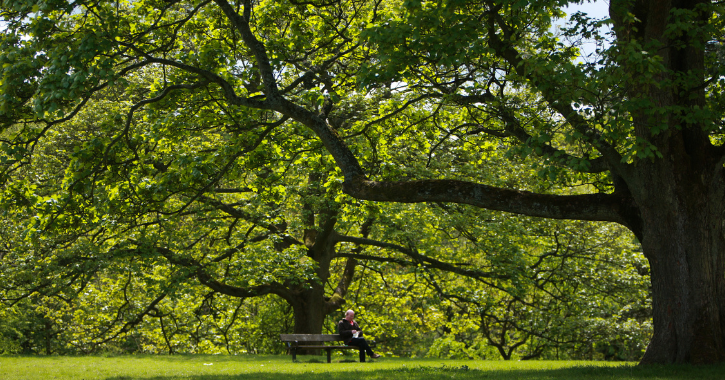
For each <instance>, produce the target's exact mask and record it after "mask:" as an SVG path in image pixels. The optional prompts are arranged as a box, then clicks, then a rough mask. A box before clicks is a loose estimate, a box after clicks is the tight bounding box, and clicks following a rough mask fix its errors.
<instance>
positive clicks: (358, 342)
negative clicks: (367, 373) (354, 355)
mask: <svg viewBox="0 0 725 380" xmlns="http://www.w3.org/2000/svg"><path fill="white" fill-rule="evenodd" d="M347 345H348V346H355V347H357V348H359V349H360V363H365V352H366V351H367V352H368V354H369V355H372V351H371V350H370V346H369V345H368V342H366V341H365V338H352V339H350V342H348V343H347Z"/></svg>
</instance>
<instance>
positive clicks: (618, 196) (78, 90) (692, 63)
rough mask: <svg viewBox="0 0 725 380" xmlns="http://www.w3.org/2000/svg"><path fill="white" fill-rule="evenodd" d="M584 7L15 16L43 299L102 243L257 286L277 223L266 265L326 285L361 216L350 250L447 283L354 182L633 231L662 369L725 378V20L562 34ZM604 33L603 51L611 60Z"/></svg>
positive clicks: (40, 5) (298, 6)
mask: <svg viewBox="0 0 725 380" xmlns="http://www.w3.org/2000/svg"><path fill="white" fill-rule="evenodd" d="M567 3H569V1H561V0H556V1H555V0H541V1H538V0H536V1H535V0H532V1H514V0H500V1H499V0H495V1H463V0H449V1H402V2H401V1H343V0H338V1H334V0H333V1H304V2H302V1H293V0H289V1H283V2H274V1H252V0H247V1H240V2H228V1H227V0H215V1H211V0H206V1H174V0H172V1H162V0H159V1H154V0H150V1H134V2H86V1H77V2H72V3H68V2H63V1H4V2H3V3H2V11H1V12H2V13H1V14H2V18H3V23H4V25H5V29H4V31H3V33H2V41H1V42H0V44H2V45H1V46H2V54H1V55H0V63H1V64H2V66H1V67H2V68H1V69H0V70H2V73H1V74H0V75H1V77H0V78H1V79H0V80H1V82H0V92H1V93H2V97H1V98H0V122H2V125H3V131H2V134H1V135H0V136H1V137H2V146H1V149H2V152H3V157H2V161H1V162H0V164H2V174H1V175H2V177H1V178H0V179H1V180H2V183H3V187H2V206H3V210H4V212H5V213H6V214H7V215H13V218H18V219H22V220H24V221H25V224H23V226H19V227H13V226H8V227H7V228H9V229H13V228H17V229H18V230H20V231H18V232H19V234H21V235H22V237H23V238H24V240H20V241H19V242H17V243H15V242H13V244H20V245H22V244H26V245H29V246H30V245H32V247H33V248H32V250H33V251H34V252H52V257H53V258H54V259H53V260H56V261H55V262H56V263H57V266H56V269H55V270H54V271H53V272H52V275H51V276H50V277H44V278H50V279H52V280H48V281H49V282H48V283H45V282H43V281H40V282H39V283H38V284H37V286H43V287H53V286H55V285H58V284H62V283H63V282H64V281H68V280H69V279H73V280H74V281H75V280H76V279H80V281H81V282H82V279H83V278H84V276H87V274H88V273H91V272H92V270H91V268H92V266H93V265H96V264H97V263H98V261H97V260H86V261H83V260H78V256H77V255H71V256H68V257H73V260H70V261H63V257H64V254H65V253H64V252H66V251H68V250H73V251H74V252H80V253H83V254H86V253H92V252H94V251H95V250H99V252H102V253H103V254H107V253H109V252H114V253H116V254H119V255H128V256H129V257H132V258H146V257H148V258H149V259H151V260H155V259H156V258H157V257H164V258H165V259H166V260H168V262H169V263H170V264H173V265H172V268H173V270H172V271H171V272H169V274H172V273H176V275H177V276H179V277H178V278H176V279H175V277H174V275H171V276H170V277H167V278H168V279H169V281H171V283H170V284H169V285H168V286H173V283H176V282H178V281H182V280H183V278H186V277H188V276H189V275H191V274H194V275H195V276H196V277H197V279H199V280H200V281H201V282H206V285H207V286H210V287H211V288H213V289H216V290H225V291H228V292H230V293H232V292H233V291H232V290H233V289H232V288H229V286H235V285H234V284H230V283H226V284H224V283H217V282H214V281H215V280H213V279H212V273H214V274H216V275H222V274H223V273H228V272H225V271H229V270H238V271H241V272H243V271H244V268H243V267H238V266H237V267H234V265H235V264H233V263H231V262H230V264H228V265H227V266H226V267H224V265H219V264H218V263H219V262H222V261H223V260H224V259H225V258H226V257H228V256H226V255H231V254H232V253H236V252H243V251H244V247H245V246H246V244H248V243H249V242H252V241H255V239H257V236H259V235H256V234H255V233H254V232H255V231H257V229H258V230H259V231H266V232H259V233H261V234H263V235H265V236H269V240H267V239H266V238H262V237H259V239H260V240H259V241H262V240H264V241H268V244H269V246H268V247H267V248H266V250H267V251H266V252H267V253H265V252H262V251H264V250H262V251H260V252H259V254H260V255H261V256H259V257H269V256H264V255H265V254H268V252H271V251H274V252H277V253H281V254H275V255H273V258H274V260H277V261H275V262H274V265H272V266H270V267H264V266H263V265H264V263H262V262H261V261H257V262H255V263H254V264H253V265H254V266H260V267H264V268H267V270H265V275H269V276H273V277H274V276H277V275H279V276H280V277H279V278H277V277H275V280H274V281H277V282H278V283H279V282H285V281H298V277H297V276H298V275H299V274H304V273H310V274H311V273H312V272H314V271H317V272H316V273H317V277H318V278H319V277H324V276H320V274H321V273H322V272H324V269H323V271H322V272H320V269H319V268H320V267H317V269H314V268H313V267H314V265H313V267H308V264H307V261H306V260H303V258H304V257H311V258H313V261H316V262H317V263H320V262H321V261H320V259H321V258H323V256H324V255H327V254H329V253H330V252H333V251H331V250H329V249H331V247H332V246H334V244H333V243H334V242H341V241H345V239H342V240H339V239H338V240H337V241H334V242H333V240H334V239H333V240H328V238H329V237H330V236H338V235H339V236H342V235H341V234H338V233H337V232H335V228H336V227H335V226H336V224H338V223H340V224H341V226H344V223H346V222H350V226H357V227H358V228H361V229H359V231H360V233H359V235H360V236H356V237H350V238H347V241H349V242H350V243H356V244H368V243H372V245H377V246H380V247H387V248H393V249H396V250H397V251H398V252H401V253H406V254H407V255H408V257H417V258H418V260H422V261H425V260H426V259H427V260H428V261H427V264H428V265H433V264H434V260H435V262H436V263H435V265H438V266H446V265H447V263H446V262H445V261H443V260H439V259H433V258H431V257H428V256H425V255H423V256H416V254H417V253H416V251H415V249H413V248H414V247H404V246H401V245H399V244H396V242H395V241H382V240H374V241H370V240H368V237H367V236H366V232H364V228H362V227H364V226H365V225H366V224H365V213H364V212H355V213H350V214H347V211H346V210H344V209H343V208H341V207H342V206H341V205H343V204H345V203H346V202H351V204H355V206H354V207H356V208H358V211H359V209H360V208H361V206H360V204H356V203H355V202H357V201H352V200H351V199H349V198H344V199H343V198H340V197H341V196H339V195H336V194H335V191H336V190H338V189H342V190H343V191H344V192H345V193H346V194H348V195H350V196H352V197H354V198H357V199H361V200H368V201H384V202H405V203H419V202H429V203H432V204H441V205H442V207H450V205H451V204H466V205H471V206H475V207H478V208H485V209H491V210H498V211H505V212H511V213H518V214H523V215H528V216H533V217H543V218H553V219H574V220H585V221H605V222H614V223H618V224H620V225H622V226H624V227H626V228H628V229H629V230H631V232H632V233H633V234H634V235H635V236H636V237H637V239H638V240H639V242H640V243H641V246H642V250H643V252H644V255H645V256H646V258H647V260H648V261H649V265H650V267H651V279H652V297H653V304H652V308H653V317H654V335H653V338H652V340H651V342H650V344H649V346H648V348H647V351H646V353H645V355H644V358H643V362H646V363H653V362H657V363H672V362H717V361H722V360H723V359H725V253H723V248H724V247H725V235H724V233H725V231H723V225H722V222H721V218H722V213H723V211H725V200H723V195H724V194H723V190H724V189H723V186H725V183H724V182H723V173H722V168H723V159H724V157H725V154H724V153H725V151H724V149H725V148H723V146H722V145H721V140H722V126H723V120H724V119H723V112H722V110H723V105H724V104H723V99H724V98H723V95H722V91H721V90H722V88H723V85H725V79H724V78H725V76H723V70H724V69H723V65H722V60H723V57H724V55H723V49H722V44H723V41H722V36H723V35H724V34H725V33H723V24H722V23H723V21H722V19H723V18H722V17H721V16H722V12H723V5H722V4H721V3H720V2H718V1H694V0H692V1H684V0H683V1H677V2H660V1H655V0H632V1H630V0H612V1H611V3H610V17H609V18H607V19H605V20H592V19H589V18H587V17H585V16H584V15H581V14H577V15H573V16H572V17H571V21H572V23H571V24H570V25H569V26H567V27H564V28H562V29H561V32H560V33H558V34H557V32H556V29H553V28H552V20H553V19H554V18H555V17H562V16H563V13H562V11H561V9H562V7H563V6H564V5H566V4H567ZM603 23H606V24H609V25H611V27H612V33H610V34H603V32H601V31H600V28H599V26H600V25H601V24H603ZM583 39H591V40H594V41H596V42H597V43H601V44H600V45H599V48H598V49H597V50H596V52H594V53H593V54H592V55H591V56H588V57H581V56H580V55H579V54H580V53H581V49H580V48H579V44H580V43H581V42H582V40H583ZM323 148H324V151H323V150H322V149H323ZM333 162H334V165H333ZM502 162H504V163H506V164H505V165H506V166H503V167H502V166H499V163H502ZM509 165H510V166H509ZM506 171H517V174H519V175H506ZM282 178H285V181H287V182H286V183H292V184H293V186H292V188H293V189H292V190H291V189H290V186H280V185H281V183H280V182H279V181H281V180H282ZM295 181H296V182H297V184H296V185H294V183H295ZM305 184H311V185H310V187H309V188H308V189H307V190H306V188H305ZM314 189H317V190H314ZM323 194H326V195H324V196H323ZM338 198H339V199H338ZM284 202H296V204H297V205H296V206H290V208H285V209H280V208H278V206H279V205H280V204H282V203H284ZM248 204H249V205H251V208H250V209H248V210H240V207H237V206H241V205H248ZM362 208H363V209H364V206H362ZM252 209H253V210H254V212H250V211H249V210H252ZM293 209H296V210H298V211H299V210H302V212H301V213H300V215H299V216H298V217H297V218H296V219H295V218H290V217H288V216H291V215H289V214H287V215H283V214H282V213H289V212H291V211H290V210H293ZM347 215H355V216H347ZM199 216H201V218H202V219H204V224H203V225H205V226H206V227H201V228H200V227H199V224H197V222H198V220H195V219H196V218H197V217H199ZM315 217H317V218H316V219H315ZM346 218H349V219H348V220H346ZM242 220H243V221H244V222H242ZM293 220H296V222H294V223H297V225H298V226H299V228H298V231H301V235H302V236H303V237H304V239H303V240H305V241H303V242H299V243H302V244H297V242H293V241H292V240H290V239H293V238H292V237H291V236H290V235H288V234H287V233H286V232H285V231H286V228H290V227H289V226H290V223H293V222H292V221H293ZM192 221H193V222H194V223H192ZM356 223H357V224H356ZM474 223H475V222H474ZM479 223H480V221H479ZM242 225H244V227H242ZM212 227H213V228H212ZM343 228H347V227H343ZM351 228H352V227H351ZM237 229H238V230H237ZM224 230H226V231H227V232H226V233H225V232H224ZM245 230H246V231H248V232H246V234H245V232H242V231H245ZM51 231H52V234H51ZM333 232H334V234H333ZM273 236H274V237H273ZM232 240H233V241H234V242H232ZM371 240H372V239H371ZM83 242H87V243H85V245H84V243H83ZM275 244H276V245H277V246H276V247H275V246H274V245H275ZM330 244H332V246H331V245H330ZM69 247H70V248H69ZM99 247H100V248H99ZM294 247H300V248H301V247H304V248H303V249H301V250H295V249H294ZM280 248H281V249H280ZM230 249H232V251H229V250H230ZM191 251H193V252H191ZM325 252H327V253H325ZM357 254H358V255H361V253H360V252H358V253H357ZM316 255H318V256H316ZM319 255H323V256H319ZM358 257H359V256H358ZM330 259H331V257H329V256H324V260H323V261H329V260H330ZM349 259H356V256H354V255H350V256H349ZM257 260H259V259H257ZM94 263H95V264H94ZM310 264H311V263H310ZM448 264H449V263H448ZM84 265H85V266H86V267H84ZM202 267H203V268H204V269H199V268H202ZM441 269H444V268H441ZM447 269H450V271H452V272H456V273H459V274H463V275H467V276H471V277H474V278H481V277H485V276H486V275H490V274H486V273H479V272H466V271H465V270H464V269H462V268H461V267H460V266H455V265H452V266H448V267H447ZM534 269H535V268H534ZM174 271H176V272H174ZM310 271H312V272H310ZM241 272H239V273H237V274H235V275H234V276H232V277H230V281H232V282H234V281H248V280H247V278H246V277H245V276H244V275H243V273H241ZM291 273H294V275H292V276H291V277H290V278H288V277H286V276H289V275H290V274H291ZM303 277H304V276H303ZM303 280H304V279H303ZM308 280H309V279H308ZM312 282H314V280H313V281H312ZM29 283H32V281H30V282H29ZM235 284H236V285H240V283H239V282H236V283H235ZM260 286H261V285H260ZM237 288H239V289H241V288H244V287H242V286H237ZM239 292H240V293H239V294H240V295H244V294H246V293H244V292H243V291H241V290H240V291H239ZM453 295H455V294H453ZM459 296H460V294H459ZM318 298H319V297H318ZM329 301H330V300H326V301H325V302H329ZM333 301H334V300H333ZM500 347H501V350H503V351H506V349H505V348H504V346H503V345H501V346H500Z"/></svg>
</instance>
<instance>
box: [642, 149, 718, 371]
mask: <svg viewBox="0 0 725 380" xmlns="http://www.w3.org/2000/svg"><path fill="white" fill-rule="evenodd" d="M680 157H681V156H680ZM668 164H669V166H670V168H674V167H677V165H679V167H680V170H679V171H675V170H662V169H663V168H664V167H665V166H668ZM642 166H644V167H642V168H641V169H643V171H642V172H646V173H647V175H646V177H645V178H644V179H645V180H644V181H643V185H644V186H642V188H643V190H644V189H646V190H644V191H642V193H641V194H638V195H639V196H638V195H637V194H635V198H639V199H641V200H642V206H644V207H640V210H642V220H643V231H642V236H641V239H642V248H643V250H644V254H645V256H646V257H647V259H648V260H649V263H650V268H651V281H652V307H653V318H654V335H653V337H652V340H651V341H650V344H649V346H648V347H647V351H646V352H645V355H644V357H643V358H642V363H715V362H721V361H723V360H725V334H724V333H725V254H723V252H725V250H724V248H725V235H724V232H725V229H724V227H723V212H724V211H725V207H724V206H725V202H724V201H723V189H724V188H725V187H724V186H723V180H722V173H721V172H722V170H721V168H717V167H716V168H714V170H712V172H711V173H710V174H709V175H708V174H707V172H706V171H705V170H697V168H692V167H688V165H687V163H686V162H682V161H681V162H671V161H669V160H667V159H664V160H658V161H656V162H653V163H651V164H650V165H646V164H645V165H642ZM647 166H650V167H647ZM655 166H659V168H657V167H655ZM711 168H712V167H711ZM658 169H659V170H658ZM642 172H640V173H642ZM713 173H714V174H713ZM665 184H667V185H665Z"/></svg>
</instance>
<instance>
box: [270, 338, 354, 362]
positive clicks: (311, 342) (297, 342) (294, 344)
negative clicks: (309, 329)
mask: <svg viewBox="0 0 725 380" xmlns="http://www.w3.org/2000/svg"><path fill="white" fill-rule="evenodd" d="M279 338H280V339H281V340H282V342H284V343H286V344H287V348H289V349H290V351H291V352H292V361H295V360H297V349H298V348H301V349H311V350H325V351H327V362H328V363H331V357H330V352H331V351H332V350H357V349H358V348H357V346H345V345H342V346H330V345H325V344H319V343H320V342H338V341H342V340H343V339H342V337H341V336H340V335H338V334H280V335H279ZM315 343H317V344H315Z"/></svg>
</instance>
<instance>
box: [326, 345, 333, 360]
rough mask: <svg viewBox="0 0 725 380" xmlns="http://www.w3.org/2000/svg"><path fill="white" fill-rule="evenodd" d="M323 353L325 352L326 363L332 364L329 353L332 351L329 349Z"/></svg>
mask: <svg viewBox="0 0 725 380" xmlns="http://www.w3.org/2000/svg"><path fill="white" fill-rule="evenodd" d="M325 351H327V362H328V363H332V359H331V358H330V351H332V349H331V348H328V349H327V350H325Z"/></svg>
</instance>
